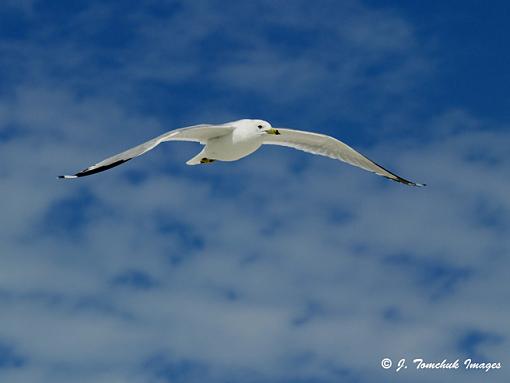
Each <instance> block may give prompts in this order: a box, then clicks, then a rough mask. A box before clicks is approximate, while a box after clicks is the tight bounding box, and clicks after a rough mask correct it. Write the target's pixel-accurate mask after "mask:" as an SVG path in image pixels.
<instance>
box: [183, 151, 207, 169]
mask: <svg viewBox="0 0 510 383" xmlns="http://www.w3.org/2000/svg"><path fill="white" fill-rule="evenodd" d="M204 157H206V155H205V147H204V148H203V149H202V150H201V152H200V153H198V154H197V155H196V156H195V157H193V158H191V159H190V160H188V161H187V162H186V165H200V164H202V163H203V162H202V159H203V158H204Z"/></svg>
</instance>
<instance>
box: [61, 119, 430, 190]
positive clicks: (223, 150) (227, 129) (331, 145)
mask: <svg viewBox="0 0 510 383" xmlns="http://www.w3.org/2000/svg"><path fill="white" fill-rule="evenodd" d="M166 141H194V142H198V143H200V144H202V145H204V148H203V149H202V151H200V152H199V153H198V154H197V155H196V156H194V157H193V158H191V159H190V160H189V161H187V162H186V163H187V164H188V165H199V164H208V163H212V162H214V161H227V162H228V161H237V160H239V159H241V158H243V157H246V156H248V155H250V154H251V153H253V152H255V151H256V150H258V149H259V148H260V147H261V146H262V145H278V146H286V147H290V148H294V149H298V150H302V151H305V152H308V153H312V154H317V155H321V156H326V157H330V158H333V159H336V160H340V161H343V162H346V163H348V164H351V165H354V166H357V167H359V168H362V169H364V170H368V171H371V172H373V173H376V174H378V175H380V176H383V177H386V178H388V179H390V180H393V181H396V182H400V183H403V184H406V185H410V186H424V184H419V183H415V182H412V181H409V180H406V179H404V178H402V177H400V176H398V175H396V174H395V173H392V172H390V171H389V170H387V169H385V168H383V167H382V166H380V165H378V164H377V163H375V162H373V161H372V160H370V159H368V158H367V157H365V156H364V155H363V154H361V153H359V152H357V151H356V150H354V149H353V148H351V147H350V146H348V145H346V144H344V143H343V142H341V141H339V140H337V139H335V138H333V137H330V136H327V135H324V134H320V133H313V132H306V131H301V130H294V129H284V128H273V127H272V126H271V124H270V123H269V122H267V121H264V120H256V119H243V120H237V121H231V122H227V123H225V124H219V125H213V124H200V125H193V126H189V127H185V128H181V129H175V130H171V131H169V132H167V133H165V134H162V135H161V136H158V137H156V138H153V139H152V140H149V141H147V142H144V143H143V144H140V145H138V146H135V147H133V148H131V149H128V150H126V151H124V152H122V153H119V154H116V155H114V156H112V157H108V158H107V159H105V160H103V161H101V162H98V163H97V164H95V165H92V166H89V167H88V168H86V169H84V170H82V171H80V172H78V173H76V174H74V175H66V176H59V178H78V177H83V176H88V175H91V174H95V173H99V172H102V171H104V170H108V169H110V168H113V167H115V166H118V165H120V164H122V163H124V162H127V161H129V160H131V159H132V158H134V157H138V156H140V155H142V154H144V153H146V152H147V151H149V150H151V149H153V148H155V147H156V146H157V145H159V144H160V143H162V142H166Z"/></svg>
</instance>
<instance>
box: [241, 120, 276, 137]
mask: <svg viewBox="0 0 510 383" xmlns="http://www.w3.org/2000/svg"><path fill="white" fill-rule="evenodd" d="M236 123H237V125H238V126H243V127H245V129H249V130H250V131H251V132H253V133H256V134H257V135H263V134H276V135H279V134H280V132H279V131H278V130H277V129H275V128H273V127H272V126H271V124H270V123H269V122H267V121H264V120H248V119H246V120H239V121H236Z"/></svg>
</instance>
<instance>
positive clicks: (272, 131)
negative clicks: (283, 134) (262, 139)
mask: <svg viewBox="0 0 510 383" xmlns="http://www.w3.org/2000/svg"><path fill="white" fill-rule="evenodd" d="M266 133H267V134H275V135H277V136H278V135H279V134H280V132H279V131H278V129H275V128H271V129H268V130H266Z"/></svg>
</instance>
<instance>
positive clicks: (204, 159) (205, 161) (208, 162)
mask: <svg viewBox="0 0 510 383" xmlns="http://www.w3.org/2000/svg"><path fill="white" fill-rule="evenodd" d="M214 161H216V160H212V159H210V158H205V157H204V158H202V159H201V160H200V163H201V164H210V163H212V162H214Z"/></svg>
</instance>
